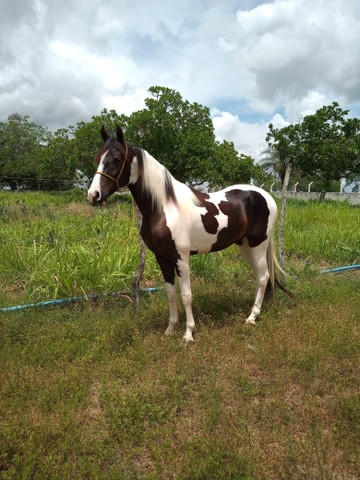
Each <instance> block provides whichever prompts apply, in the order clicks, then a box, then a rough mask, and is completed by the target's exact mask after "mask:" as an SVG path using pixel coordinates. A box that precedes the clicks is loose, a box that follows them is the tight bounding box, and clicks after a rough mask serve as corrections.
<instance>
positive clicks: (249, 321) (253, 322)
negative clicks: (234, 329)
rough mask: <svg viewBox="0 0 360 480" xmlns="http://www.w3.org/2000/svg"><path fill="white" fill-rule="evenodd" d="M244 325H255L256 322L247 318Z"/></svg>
mask: <svg viewBox="0 0 360 480" xmlns="http://www.w3.org/2000/svg"><path fill="white" fill-rule="evenodd" d="M245 324H246V325H256V321H255V320H254V319H253V318H247V319H246V320H245Z"/></svg>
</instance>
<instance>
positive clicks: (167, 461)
mask: <svg viewBox="0 0 360 480" xmlns="http://www.w3.org/2000/svg"><path fill="white" fill-rule="evenodd" d="M133 217H134V213H133V209H132V205H131V202H129V200H128V199H127V198H126V197H124V198H122V199H118V198H117V199H115V200H114V201H112V202H110V203H109V206H108V207H107V208H106V209H101V210H95V209H92V208H90V207H88V206H87V205H86V204H85V201H84V198H83V197H82V196H79V194H76V193H74V192H70V193H67V194H62V195H61V194H56V195H55V194H54V195H51V194H38V193H34V194H30V193H29V194H19V195H17V194H10V193H6V192H5V193H1V194H0V229H1V237H0V283H1V289H0V307H2V306H8V305H15V304H18V303H25V302H29V301H39V300H47V299H50V298H61V297H64V296H68V295H78V294H82V293H84V294H90V293H94V292H95V293H104V292H119V291H122V290H124V289H127V288H128V287H129V285H130V284H131V281H132V275H133V272H134V270H135V269H136V266H137V255H138V239H137V230H136V225H135V224H134V222H133ZM359 227H360V208H356V207H350V206H348V205H346V204H340V203H339V204H338V203H332V202H324V203H322V204H317V203H301V202H289V205H288V210H287V220H286V224H285V241H284V243H285V246H286V257H287V269H288V270H289V272H290V273H291V274H292V275H293V276H296V278H291V279H290V280H289V286H290V288H291V289H292V290H293V292H294V293H295V295H296V300H295V301H294V300H291V299H289V298H288V297H286V296H285V295H284V294H283V293H282V292H277V294H276V296H275V299H274V302H273V303H272V304H271V305H269V304H268V305H266V306H265V308H264V311H263V313H262V316H261V317H260V318H261V321H260V322H259V324H258V326H257V327H254V328H250V327H248V326H245V325H244V323H243V321H244V320H245V318H246V317H247V315H248V312H249V309H250V307H251V304H252V301H253V293H254V278H253V276H252V273H251V272H250V270H249V269H248V267H247V266H245V265H244V263H243V262H242V260H241V257H240V255H239V253H238V252H237V250H236V249H232V248H231V249H229V250H227V251H225V252H220V253H218V254H213V255H208V256H199V257H194V258H193V263H192V270H193V277H192V280H193V282H192V284H193V294H194V316H195V320H196V322H197V333H196V337H195V343H194V344H193V345H190V346H185V345H184V344H183V342H182V334H183V329H184V324H183V322H184V313H183V311H182V310H181V317H180V318H181V320H182V322H181V325H180V326H179V328H178V333H177V334H176V335H175V336H174V337H172V338H167V337H166V338H165V337H164V336H163V331H164V330H165V328H166V326H167V318H168V317H167V315H168V314H167V300H166V295H165V292H163V291H160V292H157V293H153V294H151V295H144V296H143V297H142V301H141V305H140V310H139V311H138V312H137V313H136V312H135V311H134V309H133V306H132V303H131V299H130V298H129V297H128V296H126V295H122V296H121V295H119V296H117V297H116V296H115V297H113V296H112V297H106V298H102V299H99V300H97V301H96V302H94V301H87V302H81V303H77V304H74V305H69V306H64V307H54V308H40V309H28V310H23V311H19V312H9V313H2V314H1V313H0V478H1V479H16V480H17V479H67V478H69V479H70V478H71V479H130V480H131V479H142V480H145V479H147V480H150V479H153V480H155V479H156V480H157V479H161V480H162V479H164V480H167V479H172V478H174V479H178V480H186V479H189V480H193V479H195V480H196V479H198V480H200V479H204V480H207V479H210V480H211V479H214V480H215V479H216V480H218V479H224V480H225V479H226V480H227V479H243V480H245V479H246V480H268V479H269V480H270V479H274V480H275V479H304V480H305V479H306V480H308V479H324V480H330V479H333V480H335V479H336V480H337V479H339V480H340V479H341V480H352V479H354V480H355V479H358V478H359V477H360V374H359V364H360V346H359V345H360V273H359V271H358V270H356V271H349V272H346V273H342V274H340V275H334V274H328V275H319V274H318V272H319V270H320V268H322V267H329V266H341V265H348V264H352V263H360V239H359ZM161 284H162V282H161V277H160V274H159V270H158V268H157V266H156V263H155V261H154V259H153V257H152V256H151V255H148V257H147V266H146V272H145V276H144V279H143V286H161ZM179 304H180V302H179Z"/></svg>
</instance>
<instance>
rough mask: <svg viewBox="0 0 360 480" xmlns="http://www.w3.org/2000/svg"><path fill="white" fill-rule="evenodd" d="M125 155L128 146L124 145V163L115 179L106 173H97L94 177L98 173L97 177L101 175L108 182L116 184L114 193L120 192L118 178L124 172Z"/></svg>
mask: <svg viewBox="0 0 360 480" xmlns="http://www.w3.org/2000/svg"><path fill="white" fill-rule="evenodd" d="M127 155H128V146H127V144H126V145H125V158H124V163H123V165H122V167H121V170H120V173H119V175H118V176H117V177H116V178H115V177H112V176H111V175H109V174H108V173H105V172H99V171H97V172H96V173H95V175H96V174H97V173H98V174H99V175H102V176H103V177H106V178H110V180H112V181H113V182H115V183H116V191H117V192H118V191H119V190H120V186H119V180H120V177H121V174H122V173H123V171H124V168H125V164H126V161H127Z"/></svg>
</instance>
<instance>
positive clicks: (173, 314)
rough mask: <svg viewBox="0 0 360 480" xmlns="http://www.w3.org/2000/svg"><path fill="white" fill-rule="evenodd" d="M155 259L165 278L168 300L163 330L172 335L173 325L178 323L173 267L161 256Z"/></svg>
mask: <svg viewBox="0 0 360 480" xmlns="http://www.w3.org/2000/svg"><path fill="white" fill-rule="evenodd" d="M156 259H157V262H158V264H159V266H160V268H161V271H162V274H163V277H164V280H165V286H166V292H167V297H168V301H169V325H168V327H167V329H166V330H165V335H172V334H173V333H174V329H175V325H176V324H177V323H178V312H177V305H176V285H175V267H174V266H173V265H172V264H171V263H170V262H167V261H166V260H164V259H163V258H162V257H158V256H156Z"/></svg>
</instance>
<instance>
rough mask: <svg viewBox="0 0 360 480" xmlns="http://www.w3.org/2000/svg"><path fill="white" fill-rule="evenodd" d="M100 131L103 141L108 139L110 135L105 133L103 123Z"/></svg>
mask: <svg viewBox="0 0 360 480" xmlns="http://www.w3.org/2000/svg"><path fill="white" fill-rule="evenodd" d="M100 133H101V138H102V139H103V140H104V142H106V140H109V138H110V137H109V135H108V134H107V132H106V130H105V127H104V125H103V126H102V127H101V130H100Z"/></svg>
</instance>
